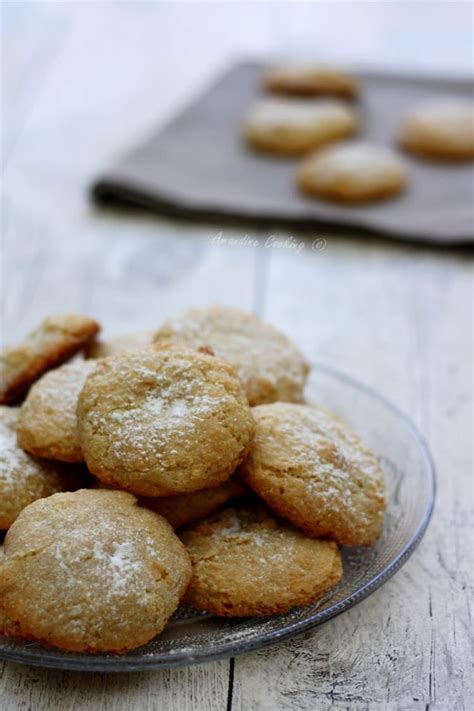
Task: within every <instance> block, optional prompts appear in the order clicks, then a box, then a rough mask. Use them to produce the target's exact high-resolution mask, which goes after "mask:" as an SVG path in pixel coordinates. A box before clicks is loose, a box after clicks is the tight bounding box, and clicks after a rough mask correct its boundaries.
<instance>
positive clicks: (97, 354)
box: [85, 331, 153, 358]
mask: <svg viewBox="0 0 474 711" xmlns="http://www.w3.org/2000/svg"><path fill="white" fill-rule="evenodd" d="M152 341H153V331H139V332H138V333H128V334H126V335H125V336H116V337H115V338H108V339H106V340H102V339H94V340H92V341H91V342H90V343H89V344H88V345H87V346H86V349H85V355H86V358H106V357H107V356H111V355H122V354H123V353H130V351H136V350H140V348H146V346H149V345H150V343H151V342H152Z"/></svg>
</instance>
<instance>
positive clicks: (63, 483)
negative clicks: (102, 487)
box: [0, 405, 81, 530]
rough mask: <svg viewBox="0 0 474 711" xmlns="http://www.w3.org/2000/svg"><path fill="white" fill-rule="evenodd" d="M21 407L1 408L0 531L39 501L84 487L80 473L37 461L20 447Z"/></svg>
mask: <svg viewBox="0 0 474 711" xmlns="http://www.w3.org/2000/svg"><path fill="white" fill-rule="evenodd" d="M17 418H18V408H17V407H7V406H5V405H0V530H5V529H7V528H9V527H10V526H11V525H12V523H13V521H14V520H15V519H16V517H17V516H18V514H19V513H20V511H22V510H23V509H24V508H25V506H28V504H31V503H32V501H36V499H41V498H43V497H44V496H50V494H55V493H56V492H58V491H68V490H70V489H76V488H77V487H78V486H80V482H81V477H80V472H77V471H74V470H73V469H72V470H71V469H69V468H68V467H67V466H66V465H62V464H59V463H57V462H50V461H46V460H44V459H36V458H35V457H31V456H30V455H29V454H27V453H26V452H24V451H23V450H22V449H20V447H19V446H18V444H17V439H16V423H17Z"/></svg>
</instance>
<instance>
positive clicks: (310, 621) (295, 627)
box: [0, 362, 436, 672]
mask: <svg viewBox="0 0 474 711" xmlns="http://www.w3.org/2000/svg"><path fill="white" fill-rule="evenodd" d="M312 367H313V368H314V369H315V371H316V372H318V371H319V372H323V373H326V374H328V375H329V376H331V377H334V378H335V379H337V380H342V381H344V382H347V383H348V384H350V385H351V386H352V387H355V388H356V389H359V390H362V391H364V392H365V393H367V394H368V395H370V396H371V397H372V398H374V399H375V400H378V401H379V402H381V403H382V404H383V405H384V406H385V407H386V408H387V409H389V410H390V411H391V412H392V413H393V414H395V415H397V417H398V418H399V419H400V420H401V421H402V422H403V423H404V424H405V426H406V427H407V429H408V431H409V432H410V434H411V436H412V437H413V439H414V440H415V442H416V444H417V446H418V447H419V449H420V451H421V454H422V455H423V461H424V463H425V467H426V473H427V480H428V484H429V496H428V503H427V506H426V509H425V511H424V514H423V516H422V518H421V520H420V522H419V524H418V526H417V528H416V530H415V532H414V534H413V535H412V537H411V539H410V540H409V541H408V542H407V543H406V544H405V546H404V547H403V548H402V550H401V551H400V553H399V554H398V555H397V557H396V558H394V560H393V561H392V562H391V563H390V564H389V565H387V566H386V567H385V568H384V569H383V570H382V571H381V572H380V573H378V574H377V575H376V576H375V577H373V578H372V579H371V580H369V581H368V582H367V583H366V584H365V585H363V586H362V587H361V588H359V589H358V590H356V591H355V592H354V593H352V594H350V595H348V596H347V597H345V598H344V599H343V600H340V601H339V602H337V603H335V604H334V605H331V606H330V607H328V608H327V609H325V610H321V611H316V612H315V613H314V615H312V616H311V617H309V618H307V619H305V620H301V621H299V622H294V623H290V624H288V625H286V626H285V627H283V628H282V629H281V630H277V631H271V632H266V633H265V632H263V633H262V634H261V636H259V637H258V638H257V639H254V640H251V641H243V642H241V643H239V642H228V643H225V644H222V645H220V646H218V647H214V648H213V649H209V648H203V649H202V650H199V651H196V652H195V653H192V654H189V653H186V652H183V651H181V652H179V653H177V654H175V655H173V652H167V653H157V654H153V655H152V654H150V655H149V656H142V657H140V656H137V657H135V658H130V657H126V656H120V655H116V656H110V657H108V658H106V659H104V657H97V656H94V655H88V656H83V655H78V654H71V656H69V654H67V653H65V656H63V657H60V656H56V655H52V654H49V653H48V652H47V651H46V650H45V652H44V654H41V655H39V654H38V653H37V652H28V649H27V648H25V647H21V648H19V649H18V650H15V649H2V648H1V647H0V659H4V660H8V661H13V662H20V663H23V664H30V665H32V666H40V667H45V668H57V669H69V670H79V671H109V672H121V671H122V672H129V671H143V670H144V669H149V670H152V669H158V668H161V669H166V668H172V667H180V666H188V665H192V664H199V663H203V662H211V661H218V660H221V659H228V658H229V657H233V656H238V655H240V654H244V653H246V652H250V651H254V650H257V649H263V648H264V647H268V646H271V645H273V644H276V643H278V642H281V641H283V640H286V639H289V638H290V637H294V636H295V635H297V634H302V633H303V632H307V631H309V630H311V629H313V628H314V627H317V626H319V625H320V624H323V623H324V622H327V621H328V620H330V619H333V618H334V617H337V615H339V614H341V613H342V612H344V611H345V610H348V609H350V608H351V607H353V606H354V605H356V604H357V603H359V602H360V601H361V600H364V599H365V598H366V597H368V596H369V595H370V594H371V593H373V592H374V591H375V590H377V589H378V588H379V587H381V586H382V585H383V584H384V583H385V582H387V580H389V579H390V578H391V577H392V576H393V575H394V574H395V573H396V572H397V571H398V570H399V569H400V568H401V567H402V565H403V564H404V563H405V562H406V561H407V560H408V558H409V557H410V555H411V554H412V553H413V551H414V550H415V548H416V547H417V545H418V544H419V543H420V541H421V539H422V537H423V535H424V533H425V531H426V529H427V527H428V524H429V522H430V519H431V516H432V513H433V508H434V503H435V498H436V471H435V466H434V462H433V459H432V456H431V453H430V450H429V448H428V445H427V443H426V442H425V439H424V437H423V436H422V435H421V434H420V432H419V430H418V428H417V427H416V425H415V424H414V423H413V422H412V420H411V419H410V418H409V417H408V416H407V415H405V413H404V412H403V411H402V410H400V409H399V408H398V407H397V406H396V405H394V404H392V403H391V402H390V401H389V400H387V399H386V398H385V397H384V396H383V395H380V394H379V393H378V392H377V391H376V390H375V389H374V388H372V387H370V386H369V385H366V384H365V383H361V382H360V381H358V380H356V379H355V378H353V377H352V376H350V375H347V374H345V373H343V372H341V371H339V370H337V369H336V368H333V367H332V366H328V365H325V364H323V363H317V362H315V363H312Z"/></svg>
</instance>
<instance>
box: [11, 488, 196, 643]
mask: <svg viewBox="0 0 474 711" xmlns="http://www.w3.org/2000/svg"><path fill="white" fill-rule="evenodd" d="M4 552H5V556H4V559H3V561H1V562H0V599H1V600H2V605H3V607H4V609H5V612H6V615H7V616H8V618H9V619H10V620H12V622H13V623H16V625H17V626H18V630H19V635H20V636H21V637H26V638H30V639H35V640H37V641H39V642H46V643H48V644H52V645H54V646H56V647H60V648H61V649H66V650H75V651H81V652H82V651H84V652H85V651H88V652H99V651H115V652H124V651H127V650H128V649H133V648H134V647H139V646H141V645H143V644H145V643H146V642H148V641H149V640H150V639H152V638H153V637H155V636H156V635H157V634H159V633H160V632H161V631H162V629H163V628H164V626H165V624H166V622H167V621H168V619H169V617H170V616H171V615H172V614H173V612H174V611H175V610H176V608H177V606H178V603H179V600H180V598H181V597H182V595H183V593H184V591H185V589H186V587H187V585H188V583H189V580H190V578H191V573H192V569H191V564H190V561H189V556H188V555H187V553H186V549H185V547H184V546H183V544H182V543H181V542H180V540H179V539H178V538H177V536H176V535H175V533H174V532H173V529H172V528H171V526H170V525H169V524H168V522H167V521H165V520H164V519H163V518H162V517H161V516H158V514H155V513H154V512H153V511H148V510H147V509H145V508H142V507H140V506H137V505H136V499H135V497H133V496H131V495H130V494H126V493H125V492H122V491H105V490H103V491H92V490H84V489H82V490H80V491H76V492H74V493H72V494H71V493H68V494H55V495H54V496H50V497H48V498H46V499H41V500H40V501H36V502H35V503H34V504H31V505H30V506H28V507H27V508H26V509H24V511H23V512H22V513H21V514H20V516H19V517H18V519H17V520H16V521H15V523H14V525H13V526H12V527H11V529H10V530H9V532H8V534H7V536H6V538H5V546H4Z"/></svg>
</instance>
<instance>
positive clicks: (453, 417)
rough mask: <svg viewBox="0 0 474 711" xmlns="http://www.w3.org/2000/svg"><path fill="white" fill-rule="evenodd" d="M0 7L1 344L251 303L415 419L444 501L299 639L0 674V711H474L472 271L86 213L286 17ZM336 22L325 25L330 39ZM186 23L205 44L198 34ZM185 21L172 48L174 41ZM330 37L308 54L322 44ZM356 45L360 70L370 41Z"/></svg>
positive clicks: (388, 249)
mask: <svg viewBox="0 0 474 711" xmlns="http://www.w3.org/2000/svg"><path fill="white" fill-rule="evenodd" d="M3 5H4V7H2V10H3V14H4V26H3V30H4V32H3V35H4V37H5V39H6V38H7V34H8V42H5V44H4V48H3V52H2V54H3V55H4V57H5V61H4V62H2V66H3V71H4V76H5V79H6V81H4V82H3V87H2V88H3V89H4V96H3V101H4V102H8V111H7V112H6V113H5V119H6V120H5V132H4V139H5V143H4V145H5V146H6V148H7V152H6V155H5V158H6V160H5V161H4V192H3V200H2V235H3V244H2V256H3V258H4V264H3V267H2V319H1V327H2V334H1V335H2V338H3V340H5V341H7V342H8V341H15V339H17V338H18V337H20V336H21V335H22V334H23V333H24V332H25V331H26V330H27V329H29V328H30V327H32V326H33V325H34V324H35V323H36V322H37V321H38V320H39V319H40V318H41V317H42V316H43V315H44V314H45V313H48V312H50V311H54V310H58V309H68V308H70V309H76V310H83V311H85V312H89V313H91V314H92V315H94V316H96V317H97V318H98V319H99V320H100V321H101V322H103V324H104V326H105V329H106V334H107V333H108V334H118V333H120V332H124V331H127V330H130V331H133V330H141V329H148V328H154V327H155V326H157V325H159V324H160V322H161V321H162V320H163V319H165V318H167V317H168V316H170V315H172V314H174V313H177V312H178V311H180V310H181V309H182V308H185V307H187V306H189V305H194V304H210V303H214V302H224V303H229V304H235V305H239V306H241V307H242V308H247V309H250V310H254V311H256V312H257V313H259V314H260V315H263V316H264V317H265V318H267V319H269V320H270V321H273V322H274V323H276V324H277V325H279V326H280V327H282V328H283V329H284V330H286V331H287V332H288V333H289V334H290V335H291V336H292V337H293V338H294V339H295V340H296V341H297V342H298V343H299V344H300V345H301V346H302V348H303V349H304V350H305V351H306V353H307V354H308V356H309V357H310V358H311V359H313V360H319V361H322V362H326V363H329V364H331V365H334V366H336V367H338V368H340V369H341V370H344V371H346V372H347V373H349V374H351V375H353V376H355V377H357V378H358V379H360V380H362V381H365V382H367V383H369V384H370V385H372V386H373V387H375V388H376V389H377V390H379V391H381V392H383V393H384V394H385V395H386V396H387V397H388V398H390V399H391V400H393V401H394V402H395V403H396V404H397V405H399V406H400V407H401V408H402V409H404V410H405V411H406V412H407V413H408V414H410V416H411V417H412V418H413V419H414V420H415V421H416V423H417V424H418V426H419V428H420V429H421V431H422V432H423V433H424V435H425V436H426V438H427V440H428V441H429V443H430V445H431V447H432V450H433V454H434V458H435V463H436V466H437V468H438V482H439V494H438V501H437V507H436V512H435V517H434V519H433V521H432V524H431V525H430V528H429V530H428V533H427V535H426V537H425V539H424V540H423V542H422V544H421V545H420V548H419V549H418V550H417V551H416V553H415V554H414V555H413V557H412V558H411V559H410V561H409V562H408V563H407V564H406V565H405V566H404V568H403V569H402V570H401V571H400V572H399V573H398V574H397V575H396V576H395V577H394V578H393V579H392V580H391V581H390V582H389V583H387V584H386V585H385V586H384V587H383V588H382V589H380V590H379V591H377V592H376V593H375V594H374V595H372V596H371V597H370V598H368V599H367V600H365V601H364V602H362V603H361V604H360V605H358V606H357V607H355V608H354V609H352V610H351V611H349V612H347V613H345V614H344V615H342V616H340V617H338V618H337V619H335V620H333V621H331V622H330V623H328V624H326V625H325V626H323V627H321V628H319V629H318V630H316V631H315V632H314V633H312V634H307V635H304V636H302V637H301V636H300V637H297V638H295V639H293V640H291V641H290V642H287V643H284V644H282V645H279V646H277V647H273V648H269V649H266V650H263V651H261V652H257V653H253V654H250V655H247V656H243V657H239V658H237V659H236V660H235V661H234V660H230V661H223V662H218V663H213V664H209V665H200V666H196V667H190V668H187V669H181V670H172V671H164V672H151V673H147V674H123V675H101V674H79V673H72V672H57V671H47V670H41V669H34V668H28V667H22V666H19V665H15V664H7V663H1V664H0V698H1V701H0V706H1V708H2V709H6V711H17V710H19V709H34V711H50V710H51V709H53V710H55V709H61V710H62V709H75V710H76V709H78V710H82V709H84V710H85V709H90V708H94V709H96V708H97V709H103V710H104V711H110V710H114V711H115V710H117V711H125V710H128V709H130V708H140V709H142V708H143V709H167V710H169V711H191V710H193V711H194V710H197V711H207V710H209V711H214V710H215V709H225V708H228V709H229V711H230V710H231V709H233V710H236V709H239V710H242V711H244V710H245V711H248V710H251V711H253V710H254V709H255V710H256V711H260V710H265V711H266V710H267V709H268V710H270V709H271V710H272V711H273V710H274V709H283V710H285V709H288V710H290V709H291V711H293V710H294V709H295V710H299V709H301V710H305V711H306V709H308V710H309V709H311V710H312V709H318V711H319V710H321V709H323V710H324V709H330V708H339V709H351V711H352V709H371V710H372V709H374V710H379V709H388V710H391V709H394V710H395V709H397V710H398V709H402V710H405V709H427V708H430V709H436V710H439V711H445V710H446V709H448V710H449V709H453V710H454V709H455V710H456V711H457V710H458V709H464V708H465V709H469V708H470V707H472V703H473V699H474V690H473V688H472V685H471V686H470V679H471V677H470V672H471V669H470V660H471V659H472V634H471V627H470V608H469V598H468V595H467V592H468V590H469V589H470V588H472V573H471V571H472V569H473V568H474V565H473V562H474V561H473V557H472V552H471V548H472V546H470V545H469V537H470V536H472V528H473V521H472V518H473V517H472V446H471V447H469V446H468V443H470V442H472V424H473V423H472V399H471V398H472V355H473V353H472V351H473V348H472V297H473V289H472V264H471V260H470V257H469V256H468V255H465V254H463V253H460V252H451V251H450V252H443V251H441V250H440V251H437V250H432V249H430V248H423V249H420V248H417V247H410V246H402V245H399V244H396V243H390V244H389V243H386V242H382V241H379V240H377V239H367V238H363V237H362V236H361V237H359V238H357V237H354V239H351V240H348V239H345V238H342V237H336V236H334V235H332V236H331V238H328V243H327V247H326V248H325V249H322V250H319V251H314V250H313V249H312V241H313V239H317V238H321V237H325V235H314V236H312V237H306V238H304V239H303V238H302V237H300V236H298V235H293V237H294V240H295V241H296V242H298V243H299V242H300V241H301V242H302V244H304V247H303V248H301V249H299V250H297V249H295V248H291V249H289V248H285V247H283V246H280V247H276V246H275V242H274V241H273V242H272V241H271V240H270V242H271V244H270V242H269V241H268V238H269V236H270V235H269V233H260V235H259V239H260V244H259V246H258V247H246V246H242V245H241V246H238V245H233V246H231V245H227V246H224V245H222V244H217V243H216V242H215V241H214V237H215V234H216V233H217V232H218V231H219V229H220V228H218V227H210V226H209V227H207V226H201V227H199V226H195V225H192V224H191V223H177V222H173V221H171V220H165V219H158V218H150V217H147V216H145V215H141V214H138V213H133V212H128V211H123V212H117V213H112V212H101V211H98V210H95V209H93V207H92V206H91V205H90V204H89V203H88V201H87V199H86V190H87V186H88V185H89V183H90V181H91V179H92V177H93V176H94V175H95V174H96V173H97V171H98V170H99V169H101V168H103V166H104V165H105V164H107V163H108V162H109V161H111V160H113V159H114V157H115V156H116V155H117V154H118V153H120V152H121V151H122V150H123V149H124V148H126V146H127V145H128V144H133V142H134V141H135V140H136V139H138V138H140V137H141V136H142V135H143V133H144V132H146V131H148V130H150V129H151V128H152V127H154V126H155V125H156V123H157V122H160V121H165V120H166V119H167V118H168V117H169V116H171V115H172V114H173V112H174V111H175V110H177V109H178V108H179V106H181V105H182V104H183V103H184V102H185V101H187V100H188V99H189V97H190V95H191V94H192V93H195V92H197V91H198V90H199V88H200V87H201V86H203V85H204V84H205V83H206V81H207V80H208V79H209V77H210V76H212V74H213V73H214V72H215V70H216V69H217V68H218V67H220V66H221V64H222V63H225V62H226V61H229V60H230V59H232V56H233V55H235V54H236V53H238V52H240V53H241V54H254V55H255V54H259V53H261V54H266V53H268V52H271V51H275V50H278V46H277V43H275V41H274V35H275V33H276V36H277V38H278V37H280V35H281V36H283V35H284V34H285V23H284V22H283V21H282V18H283V19H284V17H283V15H281V14H280V11H278V12H277V13H275V12H274V11H273V10H270V9H269V8H268V7H266V4H264V3H261V4H258V7H255V8H252V9H251V10H246V11H245V12H244V11H243V10H242V7H241V6H240V5H239V4H230V5H229V8H228V9H223V8H222V6H220V5H217V4H214V5H212V4H209V6H206V5H202V4H197V5H196V6H195V7H194V8H193V7H192V5H186V7H185V12H184V11H183V6H181V7H180V5H181V4H180V3H178V4H174V5H173V4H171V3H164V4H160V5H159V6H158V5H156V4H154V3H140V4H133V3H120V4H119V5H116V4H113V3H34V4H33V5H34V14H33V15H31V14H30V13H29V12H28V10H31V9H32V7H33V5H32V6H30V5H29V4H28V3H4V4H3ZM333 5H337V4H333ZM206 7H207V8H208V9H207V10H206ZM5 8H6V10H5ZM11 12H13V15H11ZM305 12H306V13H307V14H306V15H305V17H306V18H307V20H308V21H309V20H310V19H311V18H310V17H309V16H308V13H309V12H310V11H309V10H308V11H305ZM328 12H329V11H328ZM338 12H339V15H338V14H337V13H338ZM341 12H343V10H342V9H340V8H339V9H338V10H331V11H330V12H329V15H331V13H334V16H333V15H331V17H329V15H328V16H327V17H326V15H324V16H323V17H322V16H321V15H319V19H320V21H321V22H322V25H321V26H322V27H323V30H324V28H326V29H327V28H328V27H329V24H330V23H331V22H334V21H337V17H339V18H340V17H342V15H340V13H341ZM344 12H349V11H348V10H347V7H346V9H345V10H344ZM350 12H351V13H352V15H351V17H356V15H355V14H354V13H355V11H353V10H351V11H350ZM413 12H414V11H413ZM436 12H438V13H439V12H440V10H436ZM203 13H205V19H206V22H204V23H203V22H202V16H203ZM246 13H247V14H246ZM375 14H376V15H377V13H375ZM382 14H383V13H382ZM382 14H381V15H380V17H379V18H378V19H377V18H375V19H376V21H377V22H378V25H377V26H378V27H379V29H380V37H384V36H386V37H388V36H389V35H390V38H391V39H393V43H392V45H390V46H391V47H392V49H390V47H389V43H388V42H386V43H385V44H386V46H387V47H389V48H388V49H387V52H388V53H390V52H392V51H393V53H394V55H397V56H398V55H400V56H402V55H403V57H404V60H403V61H405V62H409V52H408V50H406V48H405V50H406V51H405V50H404V52H403V53H400V52H398V54H397V51H395V50H396V37H395V36H392V35H391V34H390V33H389V32H388V29H386V34H384V32H385V30H384V28H388V25H386V26H385V25H384V20H383V18H382ZM336 16H337V17H336ZM328 18H329V19H328ZM331 18H332V19H331ZM198 21H200V25H199V26H200V27H201V24H202V25H203V27H204V26H205V29H203V30H202V32H201V33H200V34H199V36H196V32H195V28H196V23H197V22H198ZM374 21H375V20H374ZM177 22H178V23H179V27H180V33H181V39H180V42H176V43H173V42H170V41H167V39H168V38H169V37H170V36H171V35H172V33H173V32H174V31H175V28H176V26H177V25H176V23H177ZM290 24H291V23H290ZM402 24H403V23H402ZM292 27H293V29H294V25H293V26H292ZM289 29H290V30H291V28H289ZM323 30H321V32H320V35H319V38H320V40H319V41H320V45H319V46H322V47H325V48H326V50H327V51H330V43H329V41H328V40H327V41H326V39H325V35H324V32H325V31H326V30H324V32H323ZM429 31H431V32H432V30H429V28H428V29H427V32H429ZM360 36H361V37H363V36H364V35H363V33H362V34H361V35H360ZM371 36H372V34H371ZM18 38H23V40H24V41H23V42H22V43H21V49H22V51H19V50H18ZM325 42H326V44H324V43H325ZM348 42H349V40H348ZM354 42H355V44H354V56H356V55H357V52H358V51H359V53H360V52H361V51H362V50H361V47H362V44H361V46H360V47H358V46H356V45H357V42H356V41H355V40H354ZM368 44H369V45H370V44H371V43H370V42H369V43H368ZM365 46H368V45H367V43H366V45H365ZM417 50H418V44H416V46H415V45H413V47H412V56H414V55H415V53H416V51H417ZM374 51H378V52H380V51H382V50H381V47H380V45H378V47H377V50H374ZM407 52H408V54H407ZM459 52H460V43H459V42H458V44H457V46H456V48H453V50H452V55H451V59H450V60H449V61H447V64H446V66H448V65H449V66H450V67H451V68H456V66H457V64H456V62H458V60H460V59H462V57H461V55H460V54H459ZM407 57H408V58H407ZM448 59H449V58H448ZM424 61H426V57H424ZM458 64H459V62H458ZM177 68H179V80H177V79H176V77H178V72H177ZM223 235H224V236H226V237H236V238H238V237H242V236H243V233H242V232H239V231H236V230H234V231H232V230H229V229H226V230H224V232H223ZM275 236H276V237H278V238H281V239H287V238H288V237H289V235H288V233H282V234H279V235H275Z"/></svg>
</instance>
